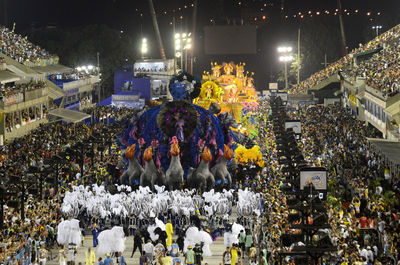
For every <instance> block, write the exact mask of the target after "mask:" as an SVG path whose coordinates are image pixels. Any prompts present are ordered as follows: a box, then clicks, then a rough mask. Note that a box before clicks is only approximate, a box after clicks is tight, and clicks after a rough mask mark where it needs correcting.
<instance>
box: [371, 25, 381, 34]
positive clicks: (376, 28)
mask: <svg viewBox="0 0 400 265" xmlns="http://www.w3.org/2000/svg"><path fill="white" fill-rule="evenodd" d="M381 28H382V26H381V25H377V26H372V29H374V30H375V31H376V36H377V37H378V35H379V30H380V29H381Z"/></svg>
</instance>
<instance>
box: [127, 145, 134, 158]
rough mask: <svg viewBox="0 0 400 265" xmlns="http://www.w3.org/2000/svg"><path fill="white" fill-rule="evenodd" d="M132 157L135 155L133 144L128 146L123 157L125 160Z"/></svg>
mask: <svg viewBox="0 0 400 265" xmlns="http://www.w3.org/2000/svg"><path fill="white" fill-rule="evenodd" d="M134 155H135V144H133V145H131V146H129V147H128V148H127V149H126V152H125V157H126V158H127V159H131V158H132V157H133V156H134Z"/></svg>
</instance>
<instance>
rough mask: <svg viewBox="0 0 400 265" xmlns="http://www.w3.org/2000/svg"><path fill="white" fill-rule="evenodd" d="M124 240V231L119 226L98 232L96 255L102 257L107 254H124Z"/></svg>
mask: <svg viewBox="0 0 400 265" xmlns="http://www.w3.org/2000/svg"><path fill="white" fill-rule="evenodd" d="M125 239H126V238H125V233H124V229H123V228H122V227H121V226H114V227H113V228H112V229H111V230H110V229H108V230H104V231H102V232H100V234H99V237H98V241H99V245H98V248H97V254H98V255H100V256H102V255H105V254H107V253H113V252H124V250H125Z"/></svg>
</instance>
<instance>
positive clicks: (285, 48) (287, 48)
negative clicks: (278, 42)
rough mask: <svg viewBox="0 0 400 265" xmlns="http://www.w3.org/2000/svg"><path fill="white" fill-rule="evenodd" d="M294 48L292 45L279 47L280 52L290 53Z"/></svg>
mask: <svg viewBox="0 0 400 265" xmlns="http://www.w3.org/2000/svg"><path fill="white" fill-rule="evenodd" d="M292 50H293V49H292V47H278V52H279V53H288V52H291V51H292Z"/></svg>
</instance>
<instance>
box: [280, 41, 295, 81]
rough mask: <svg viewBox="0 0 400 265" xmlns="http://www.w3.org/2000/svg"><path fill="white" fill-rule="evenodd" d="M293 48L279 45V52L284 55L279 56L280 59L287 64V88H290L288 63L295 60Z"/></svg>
mask: <svg viewBox="0 0 400 265" xmlns="http://www.w3.org/2000/svg"><path fill="white" fill-rule="evenodd" d="M292 50H293V49H292V47H290V46H281V47H278V53H280V54H282V56H280V57H279V61H281V62H283V63H284V64H285V89H288V74H287V63H288V62H291V61H293V56H292V55H291V54H290V53H291V52H292Z"/></svg>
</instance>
